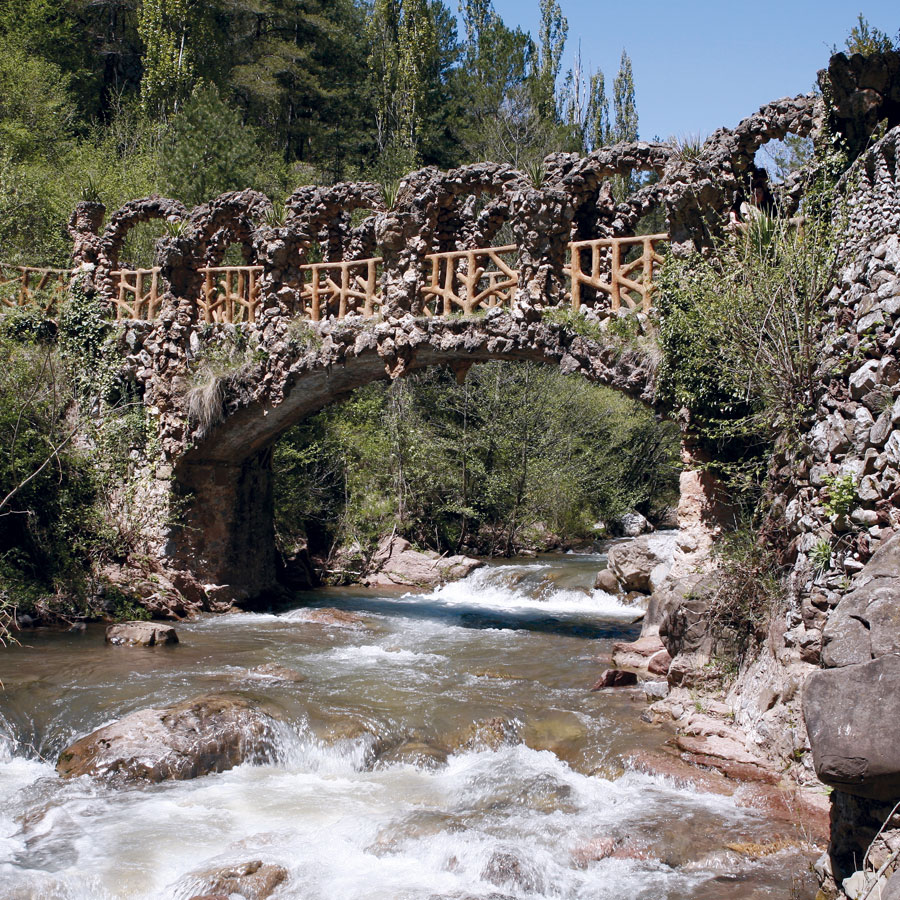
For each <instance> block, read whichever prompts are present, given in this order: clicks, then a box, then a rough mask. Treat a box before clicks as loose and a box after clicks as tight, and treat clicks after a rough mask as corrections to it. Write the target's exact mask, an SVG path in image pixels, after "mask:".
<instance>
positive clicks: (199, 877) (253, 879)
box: [185, 859, 288, 900]
mask: <svg viewBox="0 0 900 900" xmlns="http://www.w3.org/2000/svg"><path fill="white" fill-rule="evenodd" d="M287 877H288V872H287V869H285V868H284V867H283V866H278V865H274V864H272V863H264V862H263V861H262V860H260V859H254V860H251V861H250V862H246V863H241V864H240V865H237V866H223V867H221V868H218V869H209V870H207V871H204V872H196V873H192V874H191V875H189V876H187V878H186V879H185V881H188V880H189V881H190V884H191V885H197V888H196V889H197V890H198V893H196V894H194V895H193V896H192V897H191V900H207V898H209V900H212V898H214V897H215V898H219V897H223V898H225V900H228V898H229V897H233V896H234V895H237V896H239V897H243V898H244V900H266V898H267V897H271V896H272V894H273V893H274V892H275V890H276V888H278V887H279V886H280V885H281V884H283V883H284V882H285V881H287Z"/></svg>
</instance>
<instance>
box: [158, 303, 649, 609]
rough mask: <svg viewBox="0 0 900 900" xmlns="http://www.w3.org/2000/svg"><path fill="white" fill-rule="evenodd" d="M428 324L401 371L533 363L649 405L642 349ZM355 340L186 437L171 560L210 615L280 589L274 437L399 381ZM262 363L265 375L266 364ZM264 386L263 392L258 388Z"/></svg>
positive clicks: (242, 395) (240, 390) (256, 376)
mask: <svg viewBox="0 0 900 900" xmlns="http://www.w3.org/2000/svg"><path fill="white" fill-rule="evenodd" d="M504 318H508V317H504ZM456 324H458V323H456ZM433 326H434V327H433V329H432V332H431V334H430V337H431V340H427V341H423V343H422V344H420V345H419V346H418V347H416V348H415V352H414V353H411V354H408V355H407V357H406V359H405V361H404V365H403V367H402V374H404V375H405V374H409V373H412V372H416V371H422V370H424V369H426V368H428V367H431V366H448V367H450V368H451V369H452V370H453V371H454V372H455V373H456V375H457V377H458V378H462V377H464V376H465V373H466V372H467V371H468V368H469V367H470V366H471V365H472V364H474V363H481V362H490V361H493V360H506V361H514V362H515V361H517V362H537V363H542V364H546V365H554V366H559V368H560V370H561V371H562V372H563V373H564V374H571V375H578V376H581V377H585V378H587V379H589V380H590V381H593V382H595V383H598V384H603V385H606V386H608V387H611V388H614V389H616V390H619V391H621V392H623V393H625V394H627V395H629V396H631V397H633V398H635V399H636V400H639V401H641V402H643V403H645V404H647V405H649V406H651V407H652V406H653V405H654V384H653V361H652V358H651V357H650V356H649V355H648V354H645V353H643V352H641V351H637V350H635V349H632V348H623V347H621V346H612V345H606V346H603V345H600V344H598V343H597V342H595V341H592V340H587V339H585V338H582V337H577V336H576V337H574V339H573V337H572V336H571V335H570V334H566V333H565V331H564V330H561V329H559V328H550V327H547V326H540V327H539V329H538V331H539V332H540V333H541V336H540V337H538V338H537V339H533V340H532V341H531V342H530V343H528V344H524V345H523V344H518V345H517V343H516V342H515V341H514V340H511V339H510V338H509V337H508V336H507V337H499V336H497V335H496V334H495V335H493V336H490V334H489V329H484V328H479V327H478V326H469V327H468V328H464V329H460V328H456V329H455V333H454V331H451V329H450V328H448V327H447V326H448V323H446V322H441V321H437V320H436V321H435V322H434V323H433ZM451 327H452V325H451ZM448 332H449V335H448ZM486 332H487V333H486ZM353 333H354V332H353V331H352V330H351V331H349V332H348V331H346V330H345V332H344V335H343V337H344V340H345V341H346V343H343V344H342V346H343V347H344V348H345V349H346V350H347V351H349V352H345V353H341V354H337V358H330V359H329V358H328V357H331V356H333V355H334V348H333V347H331V348H328V352H325V353H324V354H323V351H322V350H318V351H310V352H308V353H307V354H306V356H305V357H301V358H300V359H296V360H294V361H293V363H292V364H289V361H288V360H284V361H283V364H284V365H285V369H284V370H283V371H284V372H285V374H284V377H283V379H282V382H281V384H279V385H277V386H275V387H274V389H273V381H274V379H269V381H268V382H264V381H263V379H264V378H265V374H266V373H264V372H261V371H259V370H256V371H254V372H252V373H249V374H248V376H247V382H246V387H242V386H241V385H240V384H238V385H234V386H233V387H232V388H231V389H230V390H229V395H228V396H226V398H225V403H224V405H225V408H226V410H227V413H226V415H225V418H224V420H223V421H221V422H220V423H219V424H218V425H217V426H215V427H214V428H212V429H210V430H209V432H208V433H207V434H206V435H205V436H204V437H203V438H202V439H200V438H198V437H197V436H196V435H194V436H192V437H191V439H190V440H191V443H190V445H189V446H190V447H191V449H190V450H188V451H187V452H185V453H184V454H183V455H182V456H181V457H180V458H178V459H177V460H176V461H175V464H174V467H173V471H174V476H173V477H174V487H175V492H176V495H180V496H181V498H182V503H181V510H180V524H179V526H178V527H177V528H176V529H174V530H173V531H172V533H171V535H170V540H169V542H168V545H167V548H166V555H167V557H168V560H167V561H168V564H169V566H170V568H172V569H174V570H176V571H179V572H181V573H183V575H184V576H186V581H187V582H188V583H191V584H194V585H202V586H203V589H204V593H205V595H206V597H205V604H206V605H208V606H209V607H210V608H212V609H216V608H220V604H230V603H235V602H237V603H240V602H245V601H252V600H253V599H254V598H256V597H259V596H260V595H265V594H266V593H267V592H269V591H270V590H271V589H273V588H275V587H276V585H277V582H278V557H277V553H276V549H275V533H274V517H273V513H274V499H273V475H272V465H271V463H272V447H273V445H274V444H275V443H276V442H277V440H278V438H279V437H280V436H281V435H282V434H283V433H284V432H285V431H286V430H287V429H289V428H290V427H292V426H293V425H296V424H297V423H298V422H301V421H302V420H303V419H305V418H306V417H308V416H310V415H312V414H314V413H316V412H318V411H319V410H321V409H323V408H325V407H326V406H328V405H330V404H332V403H335V402H339V401H341V400H342V399H345V398H346V397H347V396H348V395H349V394H350V393H352V392H353V391H354V390H356V389H357V388H360V387H363V386H364V385H367V384H370V383H372V382H375V381H379V380H385V379H388V378H390V377H391V375H396V374H398V372H397V370H396V363H394V367H393V369H392V365H391V364H392V362H394V359H393V357H392V355H388V356H387V359H386V355H385V346H384V344H385V343H386V341H385V342H383V343H382V344H381V345H380V346H379V345H377V344H376V345H375V346H371V347H366V348H364V349H361V350H359V352H356V350H357V348H358V340H357V341H354V340H353V339H352V335H353ZM365 333H368V334H371V333H372V332H371V331H368V332H366V330H365V329H362V328H360V329H358V330H357V331H356V332H355V334H356V338H357V339H358V338H359V337H360V334H365ZM323 349H324V348H323ZM265 366H266V367H268V368H269V371H271V369H272V360H271V359H270V360H268V361H267V363H266V364H265ZM276 368H278V365H277V363H276ZM263 383H267V384H268V385H269V388H268V389H266V390H260V389H259V385H260V384H263ZM273 396H274V397H277V399H273Z"/></svg>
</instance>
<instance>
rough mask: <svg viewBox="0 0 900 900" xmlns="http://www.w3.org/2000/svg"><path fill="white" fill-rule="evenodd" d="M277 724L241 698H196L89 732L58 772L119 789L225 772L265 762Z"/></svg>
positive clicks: (63, 759)
mask: <svg viewBox="0 0 900 900" xmlns="http://www.w3.org/2000/svg"><path fill="white" fill-rule="evenodd" d="M275 721H276V719H275V716H274V713H273V711H272V710H265V711H264V710H263V709H260V708H258V707H257V706H255V705H253V704H251V702H250V701H249V700H247V699H246V698H244V697H240V696H237V695H229V694H209V695H204V696H200V697H194V698H192V699H190V700H184V701H182V702H181V703H175V704H173V705H171V706H167V707H162V708H158V709H142V710H138V711H136V712H133V713H129V714H128V715H127V716H124V717H123V718H121V719H119V720H118V721H116V722H113V723H112V724H111V725H106V726H104V727H103V728H99V729H97V730H96V731H93V732H91V733H90V734H88V735H86V736H85V737H83V738H80V739H79V740H77V741H75V742H74V743H73V744H71V745H70V746H69V747H67V748H66V749H65V750H63V752H62V753H61V754H60V756H59V760H58V761H57V764H56V770H57V772H59V774H60V775H61V776H63V777H64V778H74V777H78V776H80V775H91V776H95V777H98V778H102V779H104V780H107V781H109V782H110V783H113V784H115V785H117V786H124V785H130V784H135V783H141V782H151V783H157V782H161V781H182V780H185V779H188V778H197V777H199V776H201V775H207V774H209V773H211V772H224V771H225V770H226V769H231V768H233V767H234V766H237V765H240V764H241V763H243V762H246V761H248V760H251V759H254V758H261V757H264V756H265V754H266V753H267V752H268V751H269V750H270V749H271V746H272V741H271V738H272V730H273V726H274V725H275Z"/></svg>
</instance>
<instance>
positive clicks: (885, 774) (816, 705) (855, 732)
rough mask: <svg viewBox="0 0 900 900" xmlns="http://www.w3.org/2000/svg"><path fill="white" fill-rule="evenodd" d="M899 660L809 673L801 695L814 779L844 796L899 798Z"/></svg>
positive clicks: (881, 659) (891, 658)
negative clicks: (897, 687)
mask: <svg viewBox="0 0 900 900" xmlns="http://www.w3.org/2000/svg"><path fill="white" fill-rule="evenodd" d="M898 684H900V656H893V655H891V656H882V657H881V658H879V659H875V660H872V661H870V662H867V663H863V664H860V665H849V666H842V667H841V668H836V669H825V670H820V671H818V672H813V674H812V675H810V677H809V679H808V680H807V682H806V686H805V689H804V693H803V716H804V719H805V720H806V728H807V731H808V732H809V741H810V745H811V747H812V753H813V762H814V764H815V769H816V774H817V775H818V776H819V778H820V779H821V780H822V781H823V782H825V784H829V785H832V786H833V787H835V788H839V789H840V790H841V791H844V792H845V793H848V794H854V795H857V796H860V797H869V798H872V799H888V798H893V799H898V798H900V692H898V691H897V690H896V686H897V685H898Z"/></svg>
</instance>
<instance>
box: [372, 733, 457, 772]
mask: <svg viewBox="0 0 900 900" xmlns="http://www.w3.org/2000/svg"><path fill="white" fill-rule="evenodd" d="M447 756H448V753H447V751H446V750H445V749H444V748H443V747H438V746H437V745H435V744H431V743H429V742H427V741H419V740H408V741H404V742H403V743H402V744H398V745H397V746H395V747H391V748H390V749H389V750H386V751H385V752H384V753H381V754H380V755H379V756H378V759H377V761H376V763H375V768H378V769H382V768H386V767H388V766H392V765H404V764H405V765H410V766H415V767H416V768H417V769H438V768H440V767H441V766H443V765H444V764H445V763H446V762H447Z"/></svg>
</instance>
